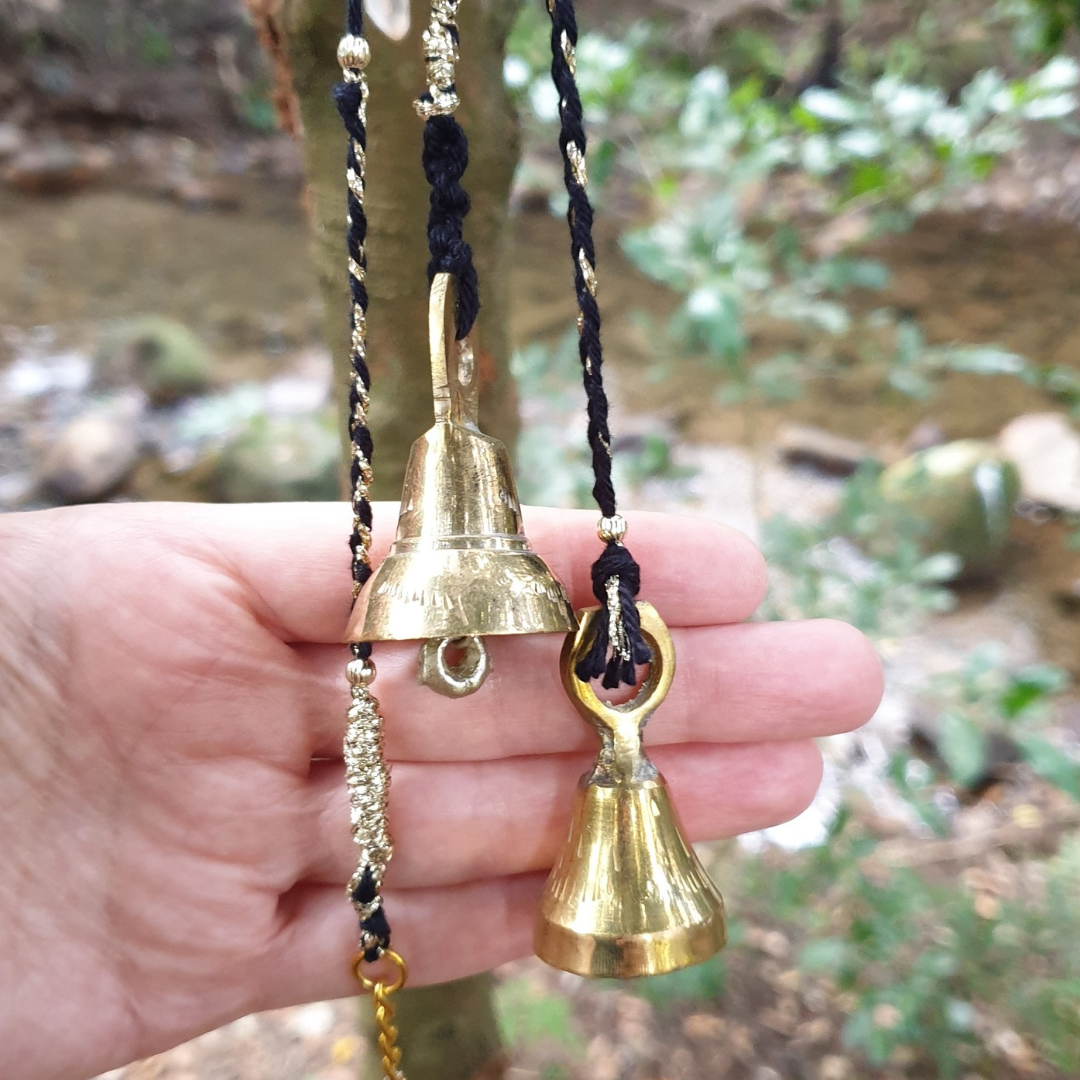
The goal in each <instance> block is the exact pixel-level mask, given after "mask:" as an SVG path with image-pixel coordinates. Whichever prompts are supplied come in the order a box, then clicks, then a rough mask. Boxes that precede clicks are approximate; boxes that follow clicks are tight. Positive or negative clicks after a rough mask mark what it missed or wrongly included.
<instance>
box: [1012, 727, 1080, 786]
mask: <svg viewBox="0 0 1080 1080" xmlns="http://www.w3.org/2000/svg"><path fill="white" fill-rule="evenodd" d="M1019 742H1020V750H1021V753H1022V754H1023V755H1024V760H1025V761H1026V762H1027V763H1028V764H1029V765H1030V766H1031V767H1032V768H1033V769H1034V770H1035V771H1036V772H1037V773H1038V774H1039V775H1040V776H1041V777H1043V778H1044V779H1046V780H1049V781H1050V783H1051V784H1053V785H1054V786H1055V787H1058V788H1060V789H1061V790H1062V791H1064V792H1066V793H1067V794H1069V795H1071V796H1072V797H1073V798H1074V799H1076V800H1078V801H1080V764H1077V763H1076V762H1075V761H1073V759H1072V758H1071V757H1070V756H1069V755H1068V754H1066V753H1065V751H1064V750H1062V749H1061V748H1060V747H1058V746H1055V745H1054V744H1053V743H1052V742H1050V741H1049V740H1047V739H1044V738H1043V737H1042V736H1041V735H1025V736H1023V737H1021V738H1020V740H1019Z"/></svg>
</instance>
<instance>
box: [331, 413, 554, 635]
mask: <svg viewBox="0 0 1080 1080" xmlns="http://www.w3.org/2000/svg"><path fill="white" fill-rule="evenodd" d="M573 626H574V615H573V610H572V608H571V607H570V602H569V600H568V599H567V596H566V592H565V590H564V589H563V587H562V585H561V584H560V583H559V582H558V580H556V578H555V577H554V575H553V574H552V573H551V571H550V570H549V569H548V568H547V566H546V565H545V563H544V561H543V560H542V559H541V558H540V556H539V555H537V554H536V552H534V551H533V550H532V549H531V548H530V547H529V542H528V540H526V538H525V534H524V532H523V530H522V524H521V509H520V506H519V503H518V496H517V490H516V488H515V485H514V478H513V475H512V473H511V471H510V461H509V458H508V456H507V453H506V448H505V447H504V446H503V444H502V443H500V442H499V441H498V440H496V439H492V438H490V437H489V436H487V435H484V434H482V433H481V432H480V431H479V430H476V429H474V428H471V427H469V426H466V425H465V424H460V423H455V422H453V421H451V420H446V421H441V422H438V423H436V424H435V426H434V427H433V428H432V429H431V430H430V431H428V432H427V433H426V434H425V435H423V436H421V438H419V439H418V440H417V441H416V442H415V443H414V444H413V448H412V453H411V455H410V456H409V465H408V468H407V470H406V475H405V486H404V490H403V492H402V500H401V513H400V516H399V518H398V528H397V539H396V540H395V541H394V545H393V547H392V548H391V549H390V554H389V555H388V556H387V558H386V560H385V561H384V562H383V563H382V565H381V566H380V567H379V569H378V570H377V571H376V572H375V574H374V575H373V576H372V577H371V579H370V580H369V581H368V583H367V585H366V587H365V588H364V589H363V591H362V592H361V593H360V597H359V599H358V600H357V603H356V606H355V608H354V610H353V615H352V620H351V621H350V624H349V631H348V633H349V639H350V640H359V641H410V640H413V639H417V638H419V639H427V638H456V637H467V636H475V637H484V636H487V635H489V634H544V633H559V632H563V633H565V632H566V631H567V630H569V629H571V628H572V627H573Z"/></svg>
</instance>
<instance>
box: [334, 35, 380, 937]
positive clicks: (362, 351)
mask: <svg viewBox="0 0 1080 1080" xmlns="http://www.w3.org/2000/svg"><path fill="white" fill-rule="evenodd" d="M369 57H370V50H369V47H368V44H367V41H366V40H365V39H364V38H363V37H361V36H359V35H355V34H346V35H345V37H343V38H342V39H341V42H340V43H339V45H338V60H339V62H340V63H341V67H342V77H343V78H344V80H345V81H346V82H349V83H353V84H354V85H356V86H357V87H358V88H359V90H360V94H359V104H358V117H359V120H360V122H361V124H363V125H365V126H366V123H367V98H368V82H367V75H366V74H365V68H366V66H367V63H368V59H369ZM350 150H351V151H352V153H351V155H350V157H351V159H352V160H351V164H350V166H349V167H348V168H347V169H346V173H345V179H346V183H347V185H348V189H349V196H350V216H349V225H350V226H351V225H352V224H353V218H352V213H354V212H360V213H362V212H363V207H364V193H365V187H366V175H365V174H366V168H367V157H366V155H365V153H364V148H363V146H361V144H360V142H359V140H358V139H353V140H352V142H351V143H350ZM366 263H367V259H366V253H365V251H364V248H363V246H362V245H361V244H360V243H358V242H356V241H352V242H351V243H350V251H349V256H348V269H349V276H350V278H351V279H352V280H353V281H355V282H357V283H359V284H363V283H364V281H365V278H366V277H367V269H366ZM351 316H352V336H351V339H350V341H351V357H350V360H351V370H352V381H353V385H352V389H353V391H354V398H355V402H354V405H353V411H352V414H351V415H350V417H349V434H350V436H351V439H352V454H353V458H354V460H355V463H356V465H357V469H356V482H355V484H354V485H353V490H352V512H353V533H354V536H355V537H356V539H357V543H356V545H355V553H354V556H353V560H354V562H353V565H354V574H353V578H354V582H356V584H355V585H354V589H353V599H354V600H355V599H356V596H357V594H358V593H359V591H360V590H359V579H361V578H362V577H366V576H367V575H366V574H365V575H361V574H359V573H357V572H356V571H357V570H358V569H359V568H361V567H370V566H371V530H370V529H369V528H368V527H367V526H366V525H365V524H364V521H363V517H362V510H363V508H364V507H366V506H367V504H368V501H369V500H370V498H371V484H372V472H371V462H370V461H368V459H367V456H366V455H365V453H364V451H363V450H362V449H361V448H360V445H359V444H358V442H357V434H358V432H360V431H361V430H362V429H364V428H366V427H367V410H368V404H369V400H370V399H369V396H368V388H367V385H366V384H365V380H364V378H363V376H362V374H361V372H362V371H363V370H364V368H365V364H366V360H367V316H366V314H365V312H364V309H363V307H361V305H360V304H358V303H354V304H353V305H352V311H351ZM346 674H347V676H348V680H349V685H350V696H351V701H350V704H349V712H348V726H347V728H346V731H345V743H344V757H345V782H346V785H347V786H348V791H349V818H350V823H351V826H352V837H353V840H354V841H355V843H356V845H357V847H358V848H359V849H360V850H359V854H358V857H357V869H356V872H355V873H354V874H353V876H352V879H351V880H350V881H349V884H348V895H349V899H350V900H351V901H352V903H353V906H354V907H355V908H356V912H357V914H358V915H359V917H360V920H361V922H363V921H364V920H366V919H369V918H371V916H372V915H373V914H374V913H375V912H376V911H377V910H378V908H379V907H380V906H381V905H382V897H381V896H380V895H379V890H380V889H381V887H382V879H383V875H384V874H385V873H386V864H387V863H388V862H389V861H390V857H391V855H392V854H393V844H392V842H391V840H390V834H389V830H388V828H387V801H388V798H389V792H390V770H389V769H388V768H387V764H386V754H385V750H384V746H383V718H382V716H381V714H380V713H379V703H378V701H377V700H376V698H375V697H374V695H373V694H372V693H371V690H370V684H371V682H372V680H373V679H374V678H375V665H374V664H373V663H372V662H371V661H370V660H365V659H360V658H354V659H353V660H352V661H351V662H350V663H349V666H348V668H347V669H346ZM367 874H370V875H371V876H372V878H373V880H374V886H375V895H374V898H373V899H371V900H368V901H361V900H357V899H355V897H354V893H355V892H356V890H357V888H358V886H359V885H360V883H361V881H362V880H363V879H364V877H365V875H367ZM377 946H379V942H377V941H376V940H375V939H374V938H373V937H372V935H369V934H367V933H366V932H364V933H363V934H362V935H361V941H360V947H361V950H362V951H364V952H366V951H368V950H369V949H371V948H373V947H377Z"/></svg>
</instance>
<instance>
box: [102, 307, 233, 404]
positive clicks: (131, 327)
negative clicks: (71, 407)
mask: <svg viewBox="0 0 1080 1080" xmlns="http://www.w3.org/2000/svg"><path fill="white" fill-rule="evenodd" d="M95 372H96V378H97V381H98V382H99V384H102V385H105V386H122V385H125V384H134V385H136V386H138V387H140V388H141V389H142V390H143V391H144V393H145V394H146V396H147V397H148V398H149V399H150V401H151V402H152V403H153V404H154V405H168V404H169V403H171V402H173V401H177V400H179V399H180V398H184V397H191V396H192V395H195V394H201V393H205V391H206V390H208V389H209V388H210V384H211V381H212V378H213V373H214V362H213V358H212V357H211V355H210V353H209V351H208V350H207V348H206V346H205V345H203V343H202V342H201V341H200V340H199V338H198V337H196V336H195V334H193V333H192V332H191V331H190V330H189V329H188V328H187V327H186V326H184V325H183V324H182V323H178V322H175V321H174V320H172V319H167V318H165V317H163V316H161V315H141V316H139V317H138V318H134V319H127V320H125V321H124V322H122V323H118V324H117V325H116V326H115V327H114V328H113V329H112V331H111V332H110V333H109V334H108V335H107V336H106V337H105V340H104V341H102V343H101V347H100V348H99V349H98V353H97V357H96V358H95Z"/></svg>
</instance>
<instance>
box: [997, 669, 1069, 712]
mask: <svg viewBox="0 0 1080 1080" xmlns="http://www.w3.org/2000/svg"><path fill="white" fill-rule="evenodd" d="M1068 685H1069V676H1068V675H1067V674H1066V673H1065V672H1064V671H1062V670H1061V668H1056V667H1052V666H1051V665H1049V664H1033V665H1032V666H1031V667H1026V668H1023V669H1022V670H1021V671H1018V672H1017V673H1016V674H1015V675H1014V676H1013V677H1012V678H1011V679H1010V680H1009V685H1008V686H1007V687H1006V688H1005V691H1004V692H1003V693H1002V695H1001V698H1000V699H999V701H998V708H1000V709H1001V712H1002V715H1003V716H1005V717H1006V718H1007V719H1009V720H1015V719H1016V718H1017V717H1019V716H1020V715H1021V714H1022V713H1024V712H1026V711H1027V710H1028V709H1029V708H1031V706H1032V705H1034V704H1035V703H1036V702H1038V701H1041V700H1043V699H1044V698H1046V697H1050V696H1052V695H1053V694H1060V693H1061V692H1062V691H1063V690H1064V689H1065V688H1066V687H1067V686H1068Z"/></svg>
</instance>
